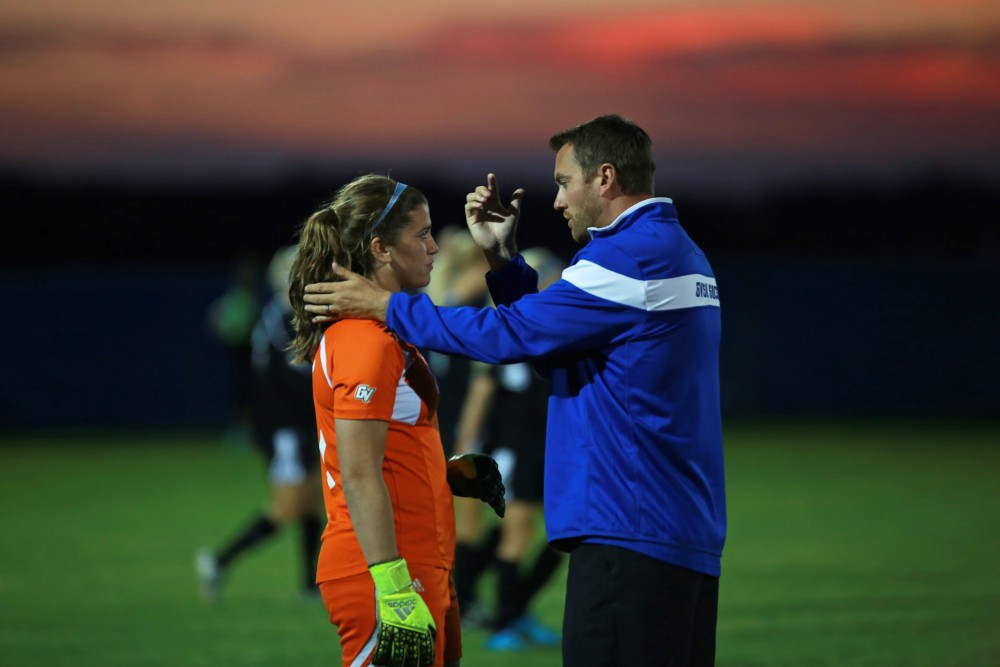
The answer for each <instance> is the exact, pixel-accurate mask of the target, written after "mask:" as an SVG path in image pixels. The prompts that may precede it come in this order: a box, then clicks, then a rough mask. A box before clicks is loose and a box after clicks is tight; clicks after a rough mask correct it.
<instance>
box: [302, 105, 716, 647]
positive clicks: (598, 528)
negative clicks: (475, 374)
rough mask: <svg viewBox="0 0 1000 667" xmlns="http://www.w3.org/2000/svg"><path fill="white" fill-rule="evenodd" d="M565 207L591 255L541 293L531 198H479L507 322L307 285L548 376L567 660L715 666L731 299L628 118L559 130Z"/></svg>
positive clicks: (402, 331)
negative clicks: (724, 332) (522, 233)
mask: <svg viewBox="0 0 1000 667" xmlns="http://www.w3.org/2000/svg"><path fill="white" fill-rule="evenodd" d="M549 145H550V147H551V148H552V149H553V150H554V151H555V152H556V163H555V180H556V184H557V186H558V192H557V195H556V199H555V203H554V206H555V208H556V210H558V211H559V212H561V213H562V214H563V216H564V218H565V219H566V221H567V224H568V226H569V228H570V232H571V233H572V235H573V238H574V239H575V240H576V241H577V242H579V243H581V244H584V247H583V248H582V249H581V250H580V252H578V253H577V255H576V257H575V258H574V259H573V262H572V264H571V265H570V266H569V268H567V269H566V270H565V271H564V272H563V274H562V277H561V279H560V280H558V281H557V282H556V283H554V284H553V285H551V286H550V287H549V288H547V289H545V290H544V291H543V292H538V291H537V275H536V273H535V272H534V270H532V269H531V268H530V267H528V266H527V265H526V264H525V263H524V260H523V259H522V258H521V257H520V255H518V254H517V248H516V245H515V235H516V228H517V222H518V217H519V212H520V203H521V198H522V196H523V191H521V190H518V191H515V192H514V194H513V195H512V196H511V200H510V203H509V204H508V205H507V206H504V205H503V204H501V202H500V198H499V193H498V191H497V185H496V179H495V177H494V176H493V175H492V174H491V175H489V176H488V177H487V184H486V185H484V186H480V187H478V188H476V190H475V191H474V192H472V193H470V194H469V195H468V197H467V200H466V206H465V210H466V216H467V222H468V225H469V229H470V231H471V232H472V234H473V237H474V238H475V239H476V242H477V243H478V245H479V246H480V247H481V248H482V249H483V251H484V253H485V255H486V258H487V260H488V261H489V264H490V272H489V273H488V274H487V276H486V280H487V283H488V285H489V288H490V293H491V294H492V296H493V299H494V302H495V303H496V305H497V307H496V309H492V308H486V309H476V308H439V307H437V306H435V305H434V304H433V303H432V302H431V301H430V299H429V298H428V297H427V296H426V295H409V294H404V293H395V294H392V295H391V297H390V294H389V293H388V292H384V291H382V290H380V289H378V288H377V287H376V286H375V285H374V284H373V283H371V282H370V281H367V280H365V279H364V278H362V277H361V276H359V275H357V274H353V273H351V272H349V271H346V270H344V269H343V268H340V267H336V268H335V271H336V273H337V274H338V276H339V277H340V278H342V279H343V280H342V281H341V282H332V283H321V284H317V285H310V286H307V288H306V291H307V294H306V301H307V302H308V303H310V304H312V305H310V306H308V310H309V311H310V312H312V313H315V314H317V316H318V317H319V318H320V319H327V318H332V317H372V318H376V319H381V320H384V321H385V322H386V323H387V324H388V326H389V328H391V329H393V330H394V331H396V332H397V333H398V334H399V335H400V336H401V337H402V338H404V339H405V340H408V341H410V342H411V343H413V344H414V345H417V346H418V347H426V348H430V349H432V350H437V351H439V352H443V353H447V354H454V355H461V356H465V357H470V358H472V359H478V360H480V361H484V362H487V363H491V364H502V363H511V362H517V361H522V360H525V359H532V360H534V361H535V362H536V366H537V367H538V368H539V370H541V371H542V372H544V373H545V374H547V375H548V376H549V377H550V384H551V394H550V397H549V406H548V408H549V419H548V427H547V432H546V459H545V523H546V529H547V531H548V536H549V540H550V542H551V543H552V545H553V546H554V547H555V548H557V549H562V550H565V551H568V552H569V553H570V559H569V576H568V581H567V586H566V609H565V615H564V625H563V664H564V665H567V666H572V667H614V666H617V665H643V666H652V665H691V666H702V665H713V664H714V661H715V629H716V618H717V611H718V595H719V573H720V560H721V555H722V546H723V542H724V540H725V531H726V505H725V482H724V472H723V456H722V428H721V417H720V405H719V341H720V336H721V315H720V302H719V290H718V287H717V285H716V281H715V277H714V274H713V272H712V269H711V267H710V265H709V263H708V260H707V259H706V257H705V255H704V253H702V251H701V250H700V249H699V248H698V246H697V245H696V244H695V243H694V242H693V241H692V240H691V238H690V237H688V235H687V233H686V232H685V231H684V229H683V228H682V227H681V226H680V224H679V223H678V220H677V212H676V209H675V208H674V205H673V203H672V202H671V200H669V199H666V198H658V197H654V196H653V172H654V169H655V165H654V162H653V155H652V145H651V141H650V139H649V136H648V135H647V134H646V132H645V131H643V130H642V129H641V128H640V127H638V126H637V125H635V124H634V123H632V122H630V121H627V120H624V119H623V118H621V117H619V116H614V115H611V116H601V117H599V118H595V119H593V120H591V121H588V122H586V123H584V124H582V125H580V126H577V127H574V128H571V129H569V130H566V131H564V132H560V133H558V134H556V135H555V136H553V137H552V138H551V139H550V142H549Z"/></svg>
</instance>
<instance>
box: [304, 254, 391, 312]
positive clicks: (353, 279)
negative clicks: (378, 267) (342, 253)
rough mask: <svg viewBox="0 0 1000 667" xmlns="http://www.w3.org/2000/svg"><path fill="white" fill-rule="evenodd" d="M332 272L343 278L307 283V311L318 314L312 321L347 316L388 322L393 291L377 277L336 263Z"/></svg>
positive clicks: (305, 297)
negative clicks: (388, 310)
mask: <svg viewBox="0 0 1000 667" xmlns="http://www.w3.org/2000/svg"><path fill="white" fill-rule="evenodd" d="M333 272H334V273H335V274H337V275H338V276H339V277H340V278H342V280H339V281H337V282H335V283H311V284H309V285H306V290H305V296H304V297H303V298H304V300H305V302H306V311H308V312H310V313H312V314H313V315H315V316H316V317H314V318H313V322H332V321H333V320H338V319H341V318H344V317H353V318H357V319H366V320H380V321H382V322H385V313H386V310H387V309H388V308H389V297H390V296H391V295H392V293H391V292H389V291H387V290H384V289H382V288H381V287H379V286H378V285H376V284H375V283H374V281H372V280H369V279H368V278H365V277H364V276H362V275H360V274H358V273H354V272H353V271H349V270H348V269H345V268H344V267H342V266H338V265H337V264H334V265H333Z"/></svg>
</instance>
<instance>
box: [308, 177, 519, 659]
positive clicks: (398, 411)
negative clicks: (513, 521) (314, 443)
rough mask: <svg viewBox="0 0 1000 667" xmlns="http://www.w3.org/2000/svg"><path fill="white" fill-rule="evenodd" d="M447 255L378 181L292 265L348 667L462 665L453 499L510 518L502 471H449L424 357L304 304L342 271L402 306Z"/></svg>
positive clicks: (333, 208) (406, 195) (484, 467)
mask: <svg viewBox="0 0 1000 667" xmlns="http://www.w3.org/2000/svg"><path fill="white" fill-rule="evenodd" d="M437 251H438V246H437V244H436V243H435V242H434V237H433V235H432V234H431V219H430V211H429V208H428V205H427V200H426V198H425V197H424V195H423V194H421V193H420V191H419V190H417V189H416V188H413V187H410V186H407V185H405V184H403V183H399V182H396V181H394V180H392V179H389V178H386V177H384V176H378V175H374V174H369V175H366V176H361V177H359V178H357V179H355V180H353V181H351V182H350V183H348V184H347V185H345V186H344V187H343V188H341V189H340V190H339V191H338V192H337V194H336V195H335V197H334V198H333V201H332V202H331V203H330V204H329V205H326V206H324V207H322V208H321V209H319V210H318V211H316V212H315V213H313V214H312V215H311V216H310V217H309V219H308V220H307V221H306V222H305V224H304V225H303V228H302V230H301V232H300V237H299V250H298V254H297V256H296V258H295V262H294V264H293V265H292V270H291V276H290V284H291V287H290V290H289V294H290V297H291V299H292V305H293V307H294V310H295V319H294V324H295V331H296V338H295V340H294V341H293V344H292V345H293V351H294V352H295V355H296V358H297V359H301V360H308V361H311V362H312V363H313V402H314V404H315V408H316V421H317V426H318V431H319V447H320V452H321V457H322V477H323V486H324V492H325V493H324V498H325V503H326V509H327V521H328V523H327V528H326V530H325V531H324V533H323V544H322V547H321V549H320V556H319V564H318V567H317V574H316V580H317V583H319V586H320V592H321V594H322V596H323V601H324V603H325V605H326V608H327V610H328V611H329V614H330V622H331V623H333V624H334V625H336V626H337V628H338V631H339V634H340V644H341V650H342V662H343V665H344V666H345V667H347V666H349V665H370V664H376V665H385V666H387V667H397V666H398V667H423V666H425V665H432V664H433V665H436V666H448V667H456V666H457V665H458V664H459V662H460V660H459V659H460V657H461V654H462V649H461V646H462V642H461V627H460V624H459V610H458V605H457V603H456V597H455V589H454V586H453V585H452V584H451V576H450V575H451V569H452V566H453V554H454V548H455V519H454V510H453V506H452V493H455V494H458V495H472V496H475V497H480V498H482V499H483V500H485V501H487V502H491V504H492V505H494V509H496V510H497V512H498V514H502V512H503V485H502V484H501V483H500V476H499V472H497V469H496V464H495V463H494V462H493V461H492V459H489V458H488V457H482V456H480V457H478V458H475V459H470V458H465V459H462V460H456V461H454V462H447V463H446V461H445V457H444V451H443V449H442V446H441V438H440V435H439V433H438V429H437V416H436V409H437V403H438V391H437V385H436V383H435V381H434V376H433V375H432V374H431V372H430V369H429V368H428V366H427V363H426V362H425V361H424V358H423V357H422V356H421V354H420V352H419V351H418V350H417V349H416V348H414V347H413V346H412V345H410V344H409V343H407V342H406V341H404V340H401V339H399V338H398V337H397V336H396V335H395V334H394V333H393V332H392V331H391V330H389V329H388V328H386V326H385V325H384V324H381V323H378V322H375V321H372V320H351V319H345V320H340V321H336V322H334V323H332V324H329V323H316V322H313V316H312V315H310V314H309V313H307V312H306V310H305V304H304V302H303V296H302V295H303V291H304V287H305V285H306V284H307V283H316V282H322V281H328V280H336V278H335V276H334V273H333V268H332V267H333V264H334V262H336V263H337V264H338V265H340V266H345V267H348V268H351V269H352V270H353V271H355V272H358V273H361V274H362V275H364V276H366V277H367V278H368V279H370V280H372V281H373V282H374V283H376V284H378V285H380V286H381V287H383V288H384V289H386V290H388V291H390V292H398V291H400V290H403V289H417V288H421V287H424V286H426V285H427V284H428V282H429V281H430V274H431V268H432V266H433V263H434V255H435V254H436V253H437ZM449 482H450V483H449Z"/></svg>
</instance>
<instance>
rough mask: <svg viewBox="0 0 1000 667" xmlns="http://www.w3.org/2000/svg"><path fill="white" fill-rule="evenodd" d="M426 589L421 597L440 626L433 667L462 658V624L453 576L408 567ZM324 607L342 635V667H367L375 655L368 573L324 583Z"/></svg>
mask: <svg viewBox="0 0 1000 667" xmlns="http://www.w3.org/2000/svg"><path fill="white" fill-rule="evenodd" d="M408 569H409V570H410V575H411V576H412V577H413V579H414V580H415V581H419V582H420V584H421V585H422V586H423V588H424V590H423V591H421V593H420V595H421V597H423V598H424V602H425V603H427V608H428V609H429V610H430V612H431V616H432V617H433V618H434V625H435V626H436V627H437V639H436V640H435V643H434V667H443V666H444V664H445V663H447V662H453V661H455V660H458V659H459V658H461V657H462V624H461V620H460V614H459V610H458V598H457V595H456V593H455V586H454V584H453V583H452V581H451V573H450V572H448V571H447V570H442V569H440V568H436V567H426V566H424V567H422V566H420V565H408ZM319 590H320V593H321V594H322V595H323V604H325V605H326V610H327V611H328V612H329V613H330V623H332V624H333V625H335V626H337V633H338V634H339V635H340V655H341V664H342V665H343V667H367V666H368V665H371V661H372V657H373V656H374V655H375V640H376V634H375V626H376V622H375V582H374V581H372V577H371V575H370V574H368V573H367V572H364V573H362V574H356V575H354V576H351V577H343V578H341V579H332V580H330V581H324V582H321V583H320V585H319Z"/></svg>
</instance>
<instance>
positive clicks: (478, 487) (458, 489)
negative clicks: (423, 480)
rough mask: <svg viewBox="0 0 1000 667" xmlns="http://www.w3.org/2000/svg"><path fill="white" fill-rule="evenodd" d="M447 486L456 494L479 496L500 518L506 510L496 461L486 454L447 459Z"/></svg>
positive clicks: (503, 490) (462, 455)
mask: <svg viewBox="0 0 1000 667" xmlns="http://www.w3.org/2000/svg"><path fill="white" fill-rule="evenodd" d="M448 486H450V487H451V492H452V493H453V494H454V495H456V496H461V497H463V498H479V499H480V500H482V501H483V502H484V503H488V504H489V506H490V507H492V508H493V511H494V512H496V513H497V516H498V517H500V518H501V519H502V518H503V515H504V513H506V511H507V502H506V501H505V500H504V497H503V496H504V494H505V493H506V492H507V490H506V489H505V488H504V485H503V480H502V479H501V477H500V469H499V468H497V462H496V461H494V460H493V459H492V458H491V457H489V456H487V455H486V454H461V455H459V456H453V457H451V458H450V459H448Z"/></svg>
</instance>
